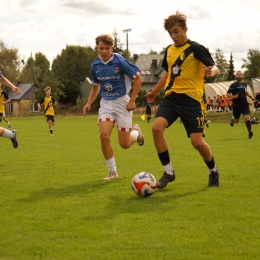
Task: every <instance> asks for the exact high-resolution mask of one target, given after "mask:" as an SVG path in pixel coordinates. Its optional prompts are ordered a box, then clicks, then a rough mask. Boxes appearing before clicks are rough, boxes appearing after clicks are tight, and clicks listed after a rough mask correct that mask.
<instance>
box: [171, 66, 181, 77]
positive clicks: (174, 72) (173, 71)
mask: <svg viewBox="0 0 260 260" xmlns="http://www.w3.org/2000/svg"><path fill="white" fill-rule="evenodd" d="M179 71H180V67H179V66H178V65H175V66H173V67H172V73H173V75H178V74H179Z"/></svg>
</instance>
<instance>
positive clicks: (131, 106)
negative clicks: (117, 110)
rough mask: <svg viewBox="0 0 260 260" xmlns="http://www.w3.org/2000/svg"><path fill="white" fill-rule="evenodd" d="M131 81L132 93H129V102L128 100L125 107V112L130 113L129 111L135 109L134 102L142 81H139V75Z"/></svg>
mask: <svg viewBox="0 0 260 260" xmlns="http://www.w3.org/2000/svg"><path fill="white" fill-rule="evenodd" d="M133 81H134V83H133V87H132V93H131V96H130V100H129V102H128V104H127V105H126V110H127V111H131V110H134V109H135V100H136V98H137V95H138V92H139V89H140V87H141V84H142V80H141V78H140V76H139V75H137V76H136V77H135V78H134V80H133Z"/></svg>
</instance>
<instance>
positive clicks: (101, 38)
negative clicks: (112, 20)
mask: <svg viewBox="0 0 260 260" xmlns="http://www.w3.org/2000/svg"><path fill="white" fill-rule="evenodd" d="M100 42H103V43H104V44H106V45H109V46H113V45H114V39H113V38H112V36H110V35H109V34H101V35H99V36H98V37H97V38H96V45H98V44H99V43H100Z"/></svg>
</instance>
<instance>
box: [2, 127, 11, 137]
mask: <svg viewBox="0 0 260 260" xmlns="http://www.w3.org/2000/svg"><path fill="white" fill-rule="evenodd" d="M2 136H3V137H7V138H13V137H14V134H13V132H12V131H10V130H7V129H5V131H4V133H3V135H2Z"/></svg>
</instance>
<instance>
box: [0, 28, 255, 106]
mask: <svg viewBox="0 0 260 260" xmlns="http://www.w3.org/2000/svg"><path fill="white" fill-rule="evenodd" d="M113 36H114V40H115V41H114V42H115V45H114V52H117V53H120V54H121V55H123V56H124V57H125V58H126V59H127V60H129V61H130V62H131V61H132V59H133V57H131V55H130V52H127V50H124V49H123V47H122V46H123V44H122V43H121V42H120V39H119V38H118V35H117V32H116V31H114V33H113ZM165 49H166V47H164V48H162V51H161V52H159V54H163V53H164V51H165ZM18 52H19V50H18V49H17V48H8V47H7V46H6V45H5V44H4V42H3V41H2V40H0V70H1V71H2V72H3V75H5V76H6V77H7V78H8V79H9V80H10V81H11V82H13V83H14V84H15V85H17V84H18V82H23V83H34V84H36V85H37V86H38V87H39V89H38V90H37V91H36V93H35V99H36V101H38V100H40V99H41V98H42V96H43V95H44V91H43V89H44V88H45V87H46V86H51V88H52V95H53V97H54V98H55V99H56V100H58V101H59V103H62V104H68V103H71V104H74V105H76V104H77V101H78V100H79V96H80V92H79V85H80V84H81V83H82V82H84V80H85V79H86V77H90V78H91V71H90V66H91V63H92V62H93V61H94V59H95V58H97V57H98V54H97V51H96V50H95V48H92V47H90V46H79V45H66V47H65V48H64V49H62V50H61V53H60V54H58V55H57V56H56V57H55V58H54V60H53V62H52V64H51V63H50V61H49V60H48V59H47V57H46V55H45V54H43V53H41V52H37V53H36V54H35V55H34V56H31V57H29V58H28V59H27V60H26V61H24V60H23V59H21V58H20V56H19V54H18ZM149 54H158V53H157V52H155V51H153V50H151V51H150V53H149ZM211 54H212V57H213V59H214V61H215V64H216V66H217V67H218V68H219V69H220V73H219V74H218V75H217V76H215V77H214V78H212V79H206V78H205V80H206V81H207V82H221V81H229V80H233V79H235V78H234V73H235V70H236V69H235V67H234V61H233V55H232V53H231V54H230V60H229V61H227V60H226V58H225V56H224V53H223V51H222V50H220V49H216V50H215V52H213V53H211ZM242 61H243V65H242V68H243V69H245V71H244V77H245V78H244V79H245V81H247V82H248V83H249V84H251V78H256V77H258V76H259V69H260V50H259V49H249V50H248V52H247V57H246V58H243V59H242ZM239 69H240V68H238V69H237V70H239ZM145 94H146V92H145V91H143V90H140V93H139V95H138V98H137V101H138V102H142V101H144V100H145ZM162 96H163V93H160V96H159V97H158V100H159V99H161V98H162Z"/></svg>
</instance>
